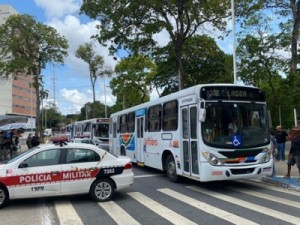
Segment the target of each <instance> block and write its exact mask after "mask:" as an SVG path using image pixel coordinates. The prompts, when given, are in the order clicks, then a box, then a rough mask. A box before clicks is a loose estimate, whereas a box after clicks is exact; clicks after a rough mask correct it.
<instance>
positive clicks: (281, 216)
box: [187, 186, 300, 224]
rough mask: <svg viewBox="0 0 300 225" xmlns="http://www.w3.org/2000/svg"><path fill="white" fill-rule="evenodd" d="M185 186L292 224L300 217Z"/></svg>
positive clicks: (297, 222)
mask: <svg viewBox="0 0 300 225" xmlns="http://www.w3.org/2000/svg"><path fill="white" fill-rule="evenodd" d="M187 188H189V189H191V190H194V191H197V192H200V193H203V194H206V195H209V196H212V197H214V198H217V199H220V200H223V201H226V202H229V203H232V204H236V205H239V206H241V207H244V208H248V209H250V210H253V211H256V212H259V213H262V214H266V215H268V216H272V217H274V218H277V219H280V220H282V219H284V220H285V221H289V222H290V223H293V224H299V223H300V218H299V217H295V216H292V215H289V214H286V213H282V212H280V211H276V210H273V209H270V208H266V207H264V206H260V205H257V204H253V203H251V202H247V201H244V200H240V199H237V198H234V197H231V196H228V195H224V194H221V193H218V192H214V191H210V190H207V189H203V188H200V187H196V186H187Z"/></svg>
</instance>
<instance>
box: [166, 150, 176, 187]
mask: <svg viewBox="0 0 300 225" xmlns="http://www.w3.org/2000/svg"><path fill="white" fill-rule="evenodd" d="M165 168H166V173H167V176H168V179H169V180H170V181H172V182H178V181H179V176H178V175H177V173H176V164H175V160H174V158H173V156H172V155H169V156H168V158H167V161H166V166H165Z"/></svg>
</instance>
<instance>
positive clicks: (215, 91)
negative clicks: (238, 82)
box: [200, 86, 265, 102]
mask: <svg viewBox="0 0 300 225" xmlns="http://www.w3.org/2000/svg"><path fill="white" fill-rule="evenodd" d="M200 97H201V98H203V99H205V100H242V101H260V102H263V101H265V94H264V92H263V91H262V90H260V89H258V88H251V87H234V86H208V87H203V88H201V91H200Z"/></svg>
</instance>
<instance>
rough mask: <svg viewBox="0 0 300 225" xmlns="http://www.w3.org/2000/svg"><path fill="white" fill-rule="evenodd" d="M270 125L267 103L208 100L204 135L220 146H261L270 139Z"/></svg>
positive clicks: (203, 127) (204, 137)
mask: <svg viewBox="0 0 300 225" xmlns="http://www.w3.org/2000/svg"><path fill="white" fill-rule="evenodd" d="M268 127H269V126H268V116H267V108H266V105H265V104H256V103H229V102H222V103H220V102H208V103H207V104H206V119H205V122H202V137H203V140H204V143H205V144H207V145H209V146H214V147H218V148H247V147H259V146H262V145H265V144H267V143H269V141H270V135H269V128H268Z"/></svg>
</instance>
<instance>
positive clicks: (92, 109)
mask: <svg viewBox="0 0 300 225" xmlns="http://www.w3.org/2000/svg"><path fill="white" fill-rule="evenodd" d="M106 107H107V116H108V117H109V116H110V114H111V110H110V107H109V106H106ZM92 118H105V105H104V104H102V103H101V102H100V101H95V102H92V103H91V102H87V103H86V104H85V105H84V106H83V107H82V108H81V109H80V114H79V115H78V117H77V120H78V121H81V120H86V119H92Z"/></svg>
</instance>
